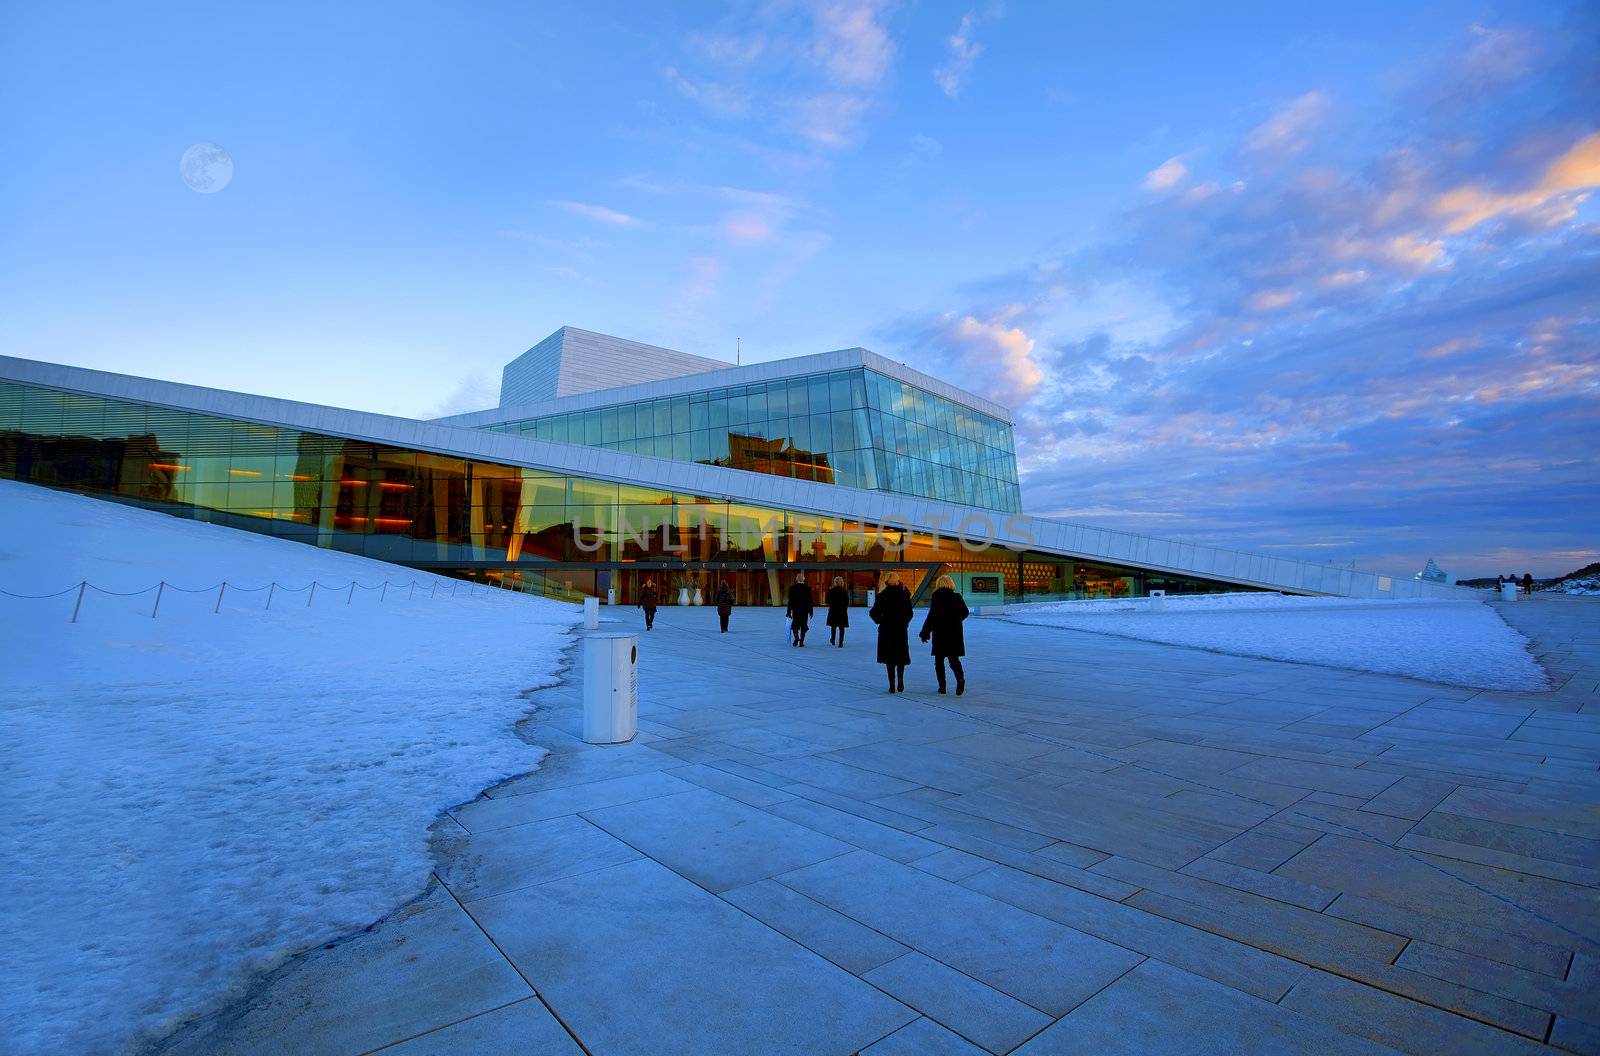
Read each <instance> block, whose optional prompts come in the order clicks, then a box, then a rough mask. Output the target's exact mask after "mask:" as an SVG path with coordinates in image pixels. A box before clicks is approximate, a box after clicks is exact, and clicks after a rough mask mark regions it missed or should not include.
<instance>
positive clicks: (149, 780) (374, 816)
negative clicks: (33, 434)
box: [0, 481, 580, 1054]
mask: <svg viewBox="0 0 1600 1056" xmlns="http://www.w3.org/2000/svg"><path fill="white" fill-rule="evenodd" d="M0 511H3V517H0V523H3V524H4V525H5V535H4V536H3V537H0V590H6V591H10V592H12V593H33V594H42V593H48V592H51V591H55V590H60V589H61V588H63V587H73V588H75V587H76V586H77V584H78V582H79V581H80V580H83V579H87V580H89V581H90V582H91V583H94V584H96V585H98V586H101V587H103V588H105V589H107V590H117V591H135V590H139V589H141V588H145V587H151V586H154V585H155V584H156V583H157V582H158V581H159V580H162V579H165V580H167V581H168V582H169V583H176V584H178V585H180V586H184V587H215V585H216V584H217V583H219V582H221V581H222V580H223V579H226V580H228V581H229V582H230V583H235V584H239V585H241V586H246V587H249V586H264V585H265V584H267V583H268V582H270V581H273V580H276V581H277V582H278V583H280V584H286V585H293V586H301V587H304V586H307V585H309V583H310V581H311V579H312V578H313V577H316V578H317V579H318V580H320V581H321V583H322V584H323V585H324V586H323V587H319V588H318V591H317V595H316V599H315V604H314V605H311V606H308V605H307V601H308V592H307V591H304V590H303V591H301V592H299V593H289V592H286V591H284V590H282V589H281V588H280V589H279V590H277V591H274V592H273V601H272V609H271V611H265V610H264V606H265V603H266V597H267V592H266V591H264V590H263V591H255V592H250V593H246V592H245V591H243V590H233V589H231V588H230V590H229V592H228V594H227V595H226V597H225V598H224V599H223V607H222V611H221V613H220V614H215V613H213V611H212V610H213V607H214V606H215V605H216V601H217V593H216V591H215V590H214V589H213V590H211V591H209V592H207V593H200V594H184V593H181V592H177V591H174V590H173V589H171V588H170V587H169V588H168V589H167V590H166V591H165V592H164V593H163V596H162V600H161V607H160V612H159V616H158V618H156V619H151V617H150V612H151V608H152V605H153V604H154V600H155V594H154V592H149V593H145V594H142V595H139V596H138V597H133V598H115V597H108V596H105V595H103V594H100V593H97V592H96V591H94V590H89V591H88V592H87V593H86V595H85V598H84V602H83V608H82V612H81V614H80V617H79V623H78V624H76V625H74V624H71V623H69V618H70V616H71V613H72V607H73V603H74V601H75V594H76V591H75V590H73V591H71V592H69V593H67V594H65V595H62V596H60V597H56V598H52V599H48V600H43V601H23V600H19V599H15V598H9V597H4V596H0V640H3V641H4V642H5V661H4V663H3V664H0V793H3V795H0V799H3V801H4V803H5V805H6V806H5V810H4V811H3V812H0V853H3V855H4V860H5V861H6V863H7V865H8V867H9V868H10V875H9V877H8V881H9V882H8V884H7V892H6V897H5V899H4V901H3V903H0V934H4V935H5V936H6V944H5V954H4V956H3V957H0V994H3V995H4V996H3V997H0V1011H3V1013H4V1014H3V1016H0V1018H3V1019H4V1021H5V1022H6V1024H7V1026H6V1037H5V1040H4V1043H3V1046H0V1047H4V1049H5V1051H6V1052H8V1053H18V1054H24V1053H26V1054H33V1053H52V1054H54V1053H68V1052H70V1053H78V1054H98V1053H113V1052H119V1051H124V1050H125V1049H127V1048H128V1047H130V1045H131V1044H132V1043H133V1042H134V1041H136V1040H149V1039H150V1038H151V1037H152V1036H154V1035H158V1034H159V1033H161V1032H163V1031H164V1030H165V1029H166V1028H167V1027H169V1026H171V1025H173V1024H174V1022H175V1020H176V1019H181V1018H183V1017H184V1016H185V1015H186V1014H187V1013H190V1012H192V1011H195V1010H197V1009H201V1008H204V1007H206V1006H208V1005H212V1004H215V1003H216V1002H218V1001H220V1000H222V999H225V998H226V997H228V996H230V992H234V991H237V988H238V987H239V986H240V985H241V984H242V983H244V982H245V981H246V979H247V976H248V975H249V973H251V972H253V971H255V970H258V969H262V968H266V967H268V966H270V965H272V964H274V963H275V962H277V961H280V960H282V959H283V958H284V957H286V956H287V955H288V954H290V953H291V952H293V951H295V950H297V949H300V948H303V947H307V946H309V945H312V944H315V943H318V942H322V941H326V940H328V939H332V938H334V937H336V936H338V935H340V934H341V933H345V932H348V931H351V930H353V929H356V928H360V927H363V926H365V925H367V924H368V923H370V922H372V921H373V920H376V919H378V918H379V917H382V916H383V915H385V914H386V913H388V912H389V911H390V910H392V909H393V908H395V907H396V906H397V905H399V904H400V903H402V902H404V901H405V900H407V899H409V898H411V897H412V896H414V895H416V894H417V893H418V892H419V891H420V890H421V889H422V887H423V885H424V883H425V882H426V879H427V876H428V872H429V869H430V860H429V857H428V847H427V830H428V826H429V825H430V823H431V822H433V820H434V819H435V817H436V816H437V814H438V812H439V811H440V810H442V809H444V808H447V807H450V806H453V805H455V804H457V803H460V802H462V801H465V800H469V799H472V798H473V797H474V796H476V795H477V793H478V792H479V791H481V790H482V789H483V788H485V787H487V786H489V785H492V784H494V783H495V782H497V781H499V780H501V779H503V778H506V777H509V776H511V775H513V774H518V773H523V772H525V771H528V770H532V769H534V768H535V767H536V766H537V764H538V761H539V759H540V757H541V756H542V755H543V754H544V750H543V749H541V748H536V747H534V746H532V745H529V744H527V743H525V742H523V741H522V740H520V739H519V738H518V737H517V736H516V735H515V734H514V732H513V729H512V727H513V724H514V723H515V722H516V721H517V719H518V718H519V717H520V716H521V715H522V714H523V713H524V712H525V710H526V707H527V705H526V701H525V700H523V699H522V698H521V697H520V696H519V694H520V693H521V692H522V691H523V690H525V689H529V688H532V687H537V686H543V685H548V684H550V683H551V682H552V681H553V680H554V678H555V675H556V672H557V668H558V666H559V663H560V655H559V654H560V651H561V649H562V648H563V647H564V646H565V645H566V643H567V634H568V630H569V628H570V627H571V625H572V624H573V622H574V621H575V620H576V619H577V618H578V616H579V615H580V613H579V612H578V611H577V610H576V609H574V608H573V607H571V606H567V605H562V604H559V603H557V602H553V601H545V600H543V599H535V598H529V597H522V596H518V595H513V594H507V593H505V592H502V591H481V592H480V596H477V597H470V598H469V597H466V596H462V597H458V598H455V599H447V598H445V597H443V596H442V595H444V594H445V592H446V591H448V590H450V589H452V588H454V587H457V581H455V580H449V579H442V578H439V577H435V576H430V575H426V574H423V573H415V572H412V571H411V570H409V569H405V568H401V567H399V566H396V565H389V564H384V563H382V562H377V561H369V560H367V559H365V558H358V557H352V556H349V555H345V554H339V553H334V552H330V551H325V550H319V549H316V548H314V547H310V546H306V545H304V544H299V543H290V542H285V541H282V540H277V539H271V538H267V537H263V536H258V535H252V534H249V533H246V532H239V531H234V530H232V529H228V528H221V527H217V526H213V525H208V524H201V523H197V522H192V521H183V520H179V519H176V518H172V517H168V516H165V515H162V514H158V513H151V512H148V511H145V510H138V509H132V508H129V507H125V506H119V505H116V504H113V503H109V502H104V501H101V500H97V499H88V498H83V497H79V496H75V495H66V494H61V493H57V492H51V491H47V490H45V489H42V488H34V487H30V486H28V485H22V484H16V483H13V482H9V481H0ZM385 577H387V578H388V579H389V581H390V582H391V583H394V584H409V583H410V582H411V581H412V580H417V581H418V582H419V586H418V587H417V589H416V591H415V592H414V595H415V596H414V597H413V598H412V599H411V600H407V597H408V595H409V594H411V593H412V592H411V591H410V590H409V588H408V587H406V586H391V587H390V588H389V590H388V592H387V594H386V595H382V601H381V603H380V600H379V598H380V595H381V591H379V590H363V589H359V588H358V589H357V590H356V592H355V595H354V597H353V599H352V598H351V596H350V594H349V589H348V584H349V583H350V582H351V581H352V578H354V580H356V581H357V582H359V583H363V584H370V585H373V586H377V585H378V584H380V583H381V582H383V580H384V579H385ZM435 583H437V584H438V588H437V589H438V593H439V594H440V595H441V596H440V597H437V598H433V599H428V598H426V596H425V595H426V592H428V591H429V590H430V589H431V588H433V587H434V584H435ZM340 587H343V588H344V589H343V590H341V589H339V588H340ZM325 588H326V589H325ZM458 589H461V590H462V591H463V593H464V589H465V585H464V584H462V585H460V587H459V588H458Z"/></svg>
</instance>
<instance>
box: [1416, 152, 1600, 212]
mask: <svg viewBox="0 0 1600 1056" xmlns="http://www.w3.org/2000/svg"><path fill="white" fill-rule="evenodd" d="M1595 187H1600V132H1593V133H1590V134H1589V135H1587V136H1585V137H1583V138H1582V139H1580V140H1579V141H1578V142H1576V143H1574V144H1573V145H1572V146H1571V147H1570V148H1569V149H1568V150H1566V151H1565V152H1564V153H1562V154H1561V155H1560V156H1559V157H1557V158H1555V159H1554V160H1552V161H1551V162H1550V164H1549V165H1547V166H1546V167H1545V169H1544V172H1543V173H1542V174H1541V175H1540V177H1539V179H1538V181H1537V182H1535V183H1534V185H1533V186H1532V187H1528V188H1526V189H1524V190H1521V191H1511V192H1506V193H1497V192H1495V191H1492V190H1489V189H1487V188H1485V187H1483V186H1481V185H1473V186H1462V187H1455V188H1453V189H1451V190H1449V191H1446V192H1445V193H1443V194H1441V195H1439V196H1438V197H1437V198H1436V199H1434V202H1433V210H1434V212H1435V213H1438V214H1439V215H1440V216H1443V217H1445V218H1446V219H1447V224H1446V227H1445V230H1446V231H1448V232H1449V233H1450V234H1460V233H1461V232H1463V231H1469V230H1471V229H1472V228H1474V227H1477V226H1478V225H1479V224H1481V223H1484V222H1485V221H1487V220H1493V219H1495V218H1496V217H1499V216H1502V215H1505V214H1510V215H1512V216H1516V217H1519V218H1523V219H1527V220H1529V221H1531V222H1533V223H1535V224H1537V225H1539V226H1541V227H1553V226H1555V225H1556V224H1561V223H1565V222H1566V221H1568V220H1571V219H1572V218H1573V217H1574V216H1576V215H1577V212H1578V206H1579V205H1581V204H1583V202H1584V201H1585V200H1586V199H1587V198H1588V193H1587V192H1589V191H1590V190H1592V189H1593V188H1595ZM1580 192H1582V193H1580Z"/></svg>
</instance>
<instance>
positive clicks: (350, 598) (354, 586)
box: [344, 579, 356, 605]
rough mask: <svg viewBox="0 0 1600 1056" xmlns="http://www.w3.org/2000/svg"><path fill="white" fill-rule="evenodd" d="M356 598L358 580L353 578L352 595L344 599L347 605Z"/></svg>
mask: <svg viewBox="0 0 1600 1056" xmlns="http://www.w3.org/2000/svg"><path fill="white" fill-rule="evenodd" d="M355 600H356V581H355V580H353V579H352V580H351V581H350V596H349V597H348V598H345V599H344V603H345V604H346V605H348V604H350V603H351V602H352V601H355Z"/></svg>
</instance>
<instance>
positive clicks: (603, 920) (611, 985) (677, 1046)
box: [471, 861, 916, 1056]
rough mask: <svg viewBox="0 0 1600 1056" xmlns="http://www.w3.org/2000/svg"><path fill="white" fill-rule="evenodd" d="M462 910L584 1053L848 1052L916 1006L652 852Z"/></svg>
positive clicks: (806, 1055)
mask: <svg viewBox="0 0 1600 1056" xmlns="http://www.w3.org/2000/svg"><path fill="white" fill-rule="evenodd" d="M471 909H472V913H473V915H474V917H476V919H477V920H478V922H479V923H480V924H481V925H482V926H483V928H484V930H485V931H486V932H487V933H488V934H489V935H490V936H491V937H492V938H493V939H494V941H495V943H496V944H498V945H499V947H500V948H501V949H502V950H504V951H505V954H506V956H507V957H509V958H510V959H511V960H512V962H514V963H515V964H516V966H517V967H518V969H520V970H521V971H522V972H523V973H524V974H525V975H526V976H527V977H528V978H529V979H531V980H533V981H534V983H535V985H536V986H537V987H538V989H539V993H540V994H541V995H542V996H543V997H544V998H545V999H546V1000H547V1001H548V1002H549V1003H550V1005H551V1007H553V1008H555V1009H556V1010H557V1011H558V1012H559V1013H560V1015H561V1017H562V1019H563V1021H564V1022H565V1023H566V1024H567V1026H568V1027H569V1028H570V1029H571V1031H572V1033H573V1034H574V1035H575V1036H576V1037H577V1038H578V1040H579V1041H580V1042H582V1043H583V1045H584V1047H585V1048H586V1049H588V1051H590V1052H593V1053H604V1054H606V1056H623V1054H634V1053H637V1054H641V1056H648V1054H662V1056H666V1054H680V1053H681V1054H684V1056H704V1054H705V1053H711V1052H755V1051H759V1052H762V1053H772V1054H779V1053H787V1054H794V1056H830V1054H833V1056H849V1054H851V1053H855V1052H857V1051H859V1050H860V1049H861V1048H863V1047H865V1046H867V1045H869V1044H871V1043H872V1042H874V1041H877V1040H878V1039H880V1038H882V1037H884V1036H885V1035H887V1034H889V1033H890V1032H892V1031H893V1030H895V1029H896V1028H898V1027H900V1026H903V1025H904V1024H906V1023H909V1022H911V1020H913V1019H915V1018H916V1014H915V1013H913V1012H912V1011H911V1010H910V1009H908V1008H906V1007H905V1006H904V1005H902V1004H900V1002H898V1001H895V1000H893V999H892V998H890V997H888V996H886V995H885V994H883V993H882V992H881V991H879V990H877V989H876V988H874V987H872V986H870V985H868V984H866V983H863V982H862V981H861V980H859V979H857V978H856V977H855V976H853V975H851V974H850V973H848V972H846V971H844V969H842V968H839V967H837V966H836V965H833V964H831V963H829V962H828V961H826V960H825V959H823V958H822V957H819V956H817V955H816V954H814V953H812V952H811V951H809V950H807V949H805V948H804V947H802V946H800V945H799V944H797V943H795V942H793V941H791V940H790V939H788V938H785V937H784V936H782V935H780V934H779V933H778V932H776V931H774V930H772V929H771V928H769V927H767V926H766V925H765V924H762V923H761V922H759V921H757V920H755V919H753V918H751V917H750V916H748V915H747V914H745V913H743V912H741V911H739V910H738V909H736V908H734V907H733V906H731V905H729V904H728V903H726V902H724V901H723V900H722V899H720V898H717V897H716V896H714V895H711V894H709V893H707V892H706V891H704V890H703V889H701V888H699V887H697V886H695V885H694V884H691V883H689V882H688V881H686V880H684V879H683V878H682V877H679V876H677V875H675V874H674V873H672V872H671V871H669V870H667V869H666V868H664V867H663V866H661V865H658V864H656V863H654V862H651V861H638V862H630V863H628V864H626V865H619V866H614V867H612V868H611V869H608V870H604V871H602V872H600V873H589V874H585V875H584V876H582V877H575V878H571V879H567V880H556V881H553V882H551V883H548V884H544V885H541V886H539V887H535V888H530V889H528V890H526V891H519V892H514V893H512V894H509V895H501V896H497V897H495V898H489V899H484V900H483V901H481V902H476V903H474V904H473V905H472V907H471Z"/></svg>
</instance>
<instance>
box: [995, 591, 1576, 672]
mask: <svg viewBox="0 0 1600 1056" xmlns="http://www.w3.org/2000/svg"><path fill="white" fill-rule="evenodd" d="M1005 618H1006V619H1010V620H1015V621H1017V622H1019V623H1033V624H1043V625H1045V626H1050V627H1067V628H1071V629H1073V630H1080V631H1095V632H1097V633H1101V634H1117V635H1122V636H1124V637H1127V638H1139V639H1143V640H1144V641H1148V642H1164V643H1166V644H1168V645H1187V646H1193V647H1194V648H1197V649H1211V650H1215V651H1217V652H1221V653H1233V654H1235V655H1238V656H1259V657H1266V658H1267V659H1270V660H1291V661H1294V662H1297V663H1304V664H1322V665H1324V666H1327V667H1342V668H1348V669H1350V670H1354V671H1376V672H1380V673H1382V674H1388V675H1405V676H1407V677H1409V678H1421V679H1426V680H1427V681H1429V682H1443V683H1447V684H1450V685H1458V686H1472V687H1477V688H1483V689H1533V690H1540V689H1546V688H1548V683H1547V682H1546V680H1545V676H1544V672H1543V671H1542V670H1541V669H1540V667H1539V665H1538V664H1537V663H1536V662H1535V661H1534V659H1533V657H1532V655H1531V654H1530V653H1529V652H1528V648H1527V646H1528V640H1527V639H1526V638H1524V637H1523V636H1522V635H1520V634H1518V633H1517V632H1516V631H1514V630H1512V629H1511V628H1510V627H1508V626H1507V625H1506V623H1505V621H1504V620H1502V619H1501V618H1500V616H1499V615H1498V614H1497V613H1496V612H1495V611H1494V610H1493V609H1492V608H1490V607H1489V606H1487V605H1485V604H1483V603H1482V602H1480V601H1472V600H1467V601H1442V600H1441V601H1435V600H1396V601H1363V600H1360V599H1356V598H1299V597H1289V596H1286V595H1283V594H1271V593H1262V592H1255V593H1244V594H1201V595H1192V596H1186V597H1173V598H1167V599H1166V609H1165V611H1162V612H1155V611H1151V609H1150V603H1149V601H1148V599H1145V598H1138V599H1132V600H1129V599H1120V600H1111V601H1063V602H1053V603H1047V604H1038V605H1016V606H1007V607H1006V609H1005Z"/></svg>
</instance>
